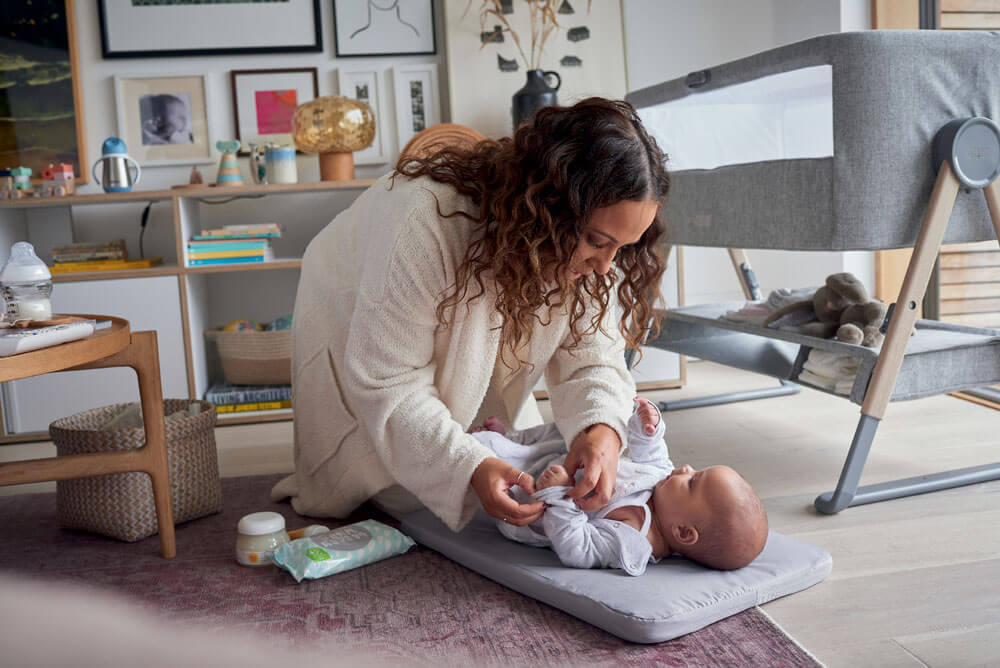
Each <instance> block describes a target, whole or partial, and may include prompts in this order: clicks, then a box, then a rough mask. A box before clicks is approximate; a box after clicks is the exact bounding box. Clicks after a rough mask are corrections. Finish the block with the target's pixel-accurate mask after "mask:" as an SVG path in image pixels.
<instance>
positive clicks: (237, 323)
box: [222, 318, 264, 332]
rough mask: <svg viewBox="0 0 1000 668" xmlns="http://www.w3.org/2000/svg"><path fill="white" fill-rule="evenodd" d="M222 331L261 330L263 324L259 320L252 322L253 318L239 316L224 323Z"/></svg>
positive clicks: (262, 329)
mask: <svg viewBox="0 0 1000 668" xmlns="http://www.w3.org/2000/svg"><path fill="white" fill-rule="evenodd" d="M222 331H223V332H262V331H264V327H263V325H261V324H260V323H259V322H254V321H253V320H248V319H246V318H239V319H237V320H233V321H232V322H228V323H226V325H225V327H223V328H222Z"/></svg>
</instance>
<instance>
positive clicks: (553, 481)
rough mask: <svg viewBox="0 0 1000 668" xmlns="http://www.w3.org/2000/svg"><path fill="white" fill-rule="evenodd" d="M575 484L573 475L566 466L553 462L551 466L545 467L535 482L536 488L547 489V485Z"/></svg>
mask: <svg viewBox="0 0 1000 668" xmlns="http://www.w3.org/2000/svg"><path fill="white" fill-rule="evenodd" d="M572 486H573V476H571V475H570V474H569V471H567V470H566V467H564V466H561V465H559V464H553V465H552V466H550V467H549V468H547V469H545V471H544V473H542V475H540V476H538V480H537V481H536V482H535V490H536V491H537V490H540V489H545V488H546V487H572Z"/></svg>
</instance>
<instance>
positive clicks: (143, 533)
mask: <svg viewBox="0 0 1000 668" xmlns="http://www.w3.org/2000/svg"><path fill="white" fill-rule="evenodd" d="M192 403H195V404H198V406H199V408H200V412H199V413H198V414H197V415H192V416H191V417H185V418H181V419H179V420H171V421H169V422H167V423H166V430H167V463H168V466H169V469H170V498H171V501H172V502H173V512H174V522H175V523H180V522H186V521H187V520H193V519H195V518H197V517H203V516H205V515H211V514H212V513H218V512H221V511H222V481H221V480H220V478H219V462H218V456H217V454H216V450H215V407H214V406H213V405H212V404H210V403H208V402H207V401H192V400H190V399H166V400H164V402H163V412H164V415H170V414H171V413H175V412H177V411H182V410H187V408H188V406H190V405H191V404H192ZM127 406H128V404H115V405H112V406H104V407H103V408H93V409H91V410H88V411H83V412H81V413H77V414H75V415H71V416H69V417H64V418H60V419H58V420H56V421H55V422H53V423H52V424H51V425H49V433H50V434H51V436H52V440H53V442H54V443H55V445H56V452H57V453H58V454H59V455H77V454H84V453H91V452H110V451H118V450H135V449H138V448H139V447H141V446H142V445H143V444H144V443H145V440H146V437H145V430H144V429H142V428H141V427H139V428H132V429H114V430H105V429H101V426H102V425H104V424H106V423H107V422H108V420H110V419H111V418H113V417H114V416H115V415H117V414H118V413H120V412H122V411H123V410H124V409H125V408H126V407H127ZM56 510H57V514H58V517H59V522H60V524H61V525H62V526H63V527H66V528H68V529H82V530H84V531H93V532H94V533H99V534H104V535H105V536H111V537H112V538H117V539H119V540H124V541H128V542H134V541H137V540H141V539H143V538H146V537H147V536H152V535H153V534H155V533H156V532H157V521H156V505H155V503H154V502H153V484H152V482H151V481H150V479H149V476H148V475H147V474H145V473H142V472H129V473H112V474H110V475H99V476H93V477H89V478H77V479H71V480H60V481H59V482H58V483H57V484H56Z"/></svg>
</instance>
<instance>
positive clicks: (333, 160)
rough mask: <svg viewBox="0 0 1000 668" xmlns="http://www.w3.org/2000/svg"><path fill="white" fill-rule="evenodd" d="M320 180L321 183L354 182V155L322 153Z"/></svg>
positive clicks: (320, 156) (320, 158)
mask: <svg viewBox="0 0 1000 668" xmlns="http://www.w3.org/2000/svg"><path fill="white" fill-rule="evenodd" d="M319 178H320V180H321V181H353V180H354V154H353V153H351V152H350V151H347V152H344V153H320V154H319Z"/></svg>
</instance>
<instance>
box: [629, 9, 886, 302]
mask: <svg viewBox="0 0 1000 668" xmlns="http://www.w3.org/2000/svg"><path fill="white" fill-rule="evenodd" d="M622 7H623V22H624V25H625V59H626V64H627V70H628V87H629V90H636V89H638V88H643V87H646V86H650V85H653V84H657V83H660V82H663V81H668V80H671V79H675V78H677V77H681V76H684V75H686V74H687V73H688V72H691V71H694V70H699V69H705V68H709V67H712V66H715V65H719V64H721V63H725V62H729V61H731V60H736V59H739V58H743V57H746V56H749V55H752V54H754V53H757V52H759V51H764V50H767V49H772V48H775V47H778V46H782V45H784V44H790V43H792V42H797V41H800V40H803V39H806V38H809V37H814V36H816V35H821V34H826V33H831V32H841V31H845V30H865V29H868V28H870V27H871V18H870V9H869V5H868V2H867V0H699V1H698V2H690V1H689V0H623V1H622ZM747 255H748V257H749V259H750V263H751V265H753V267H754V270H755V271H756V272H757V278H758V280H759V281H760V284H761V290H762V291H763V292H764V294H765V295H766V294H767V293H768V291H770V290H773V289H775V288H778V287H802V286H809V285H820V284H822V282H823V280H824V279H825V278H826V276H827V275H829V274H832V273H835V272H838V271H851V272H853V273H854V274H855V275H857V276H858V278H860V279H861V280H862V281H863V282H864V283H865V284H866V285H867V286H869V289H870V290H873V289H874V283H875V264H874V255H873V254H872V253H868V252H857V253H815V252H812V253H802V252H783V251H760V250H748V252H747ZM684 287H685V295H684V299H685V303H688V304H695V303H702V302H716V301H741V300H742V299H743V294H742V292H741V290H740V287H739V283H738V282H737V278H736V274H735V272H734V271H733V269H732V264H731V262H730V260H729V256H728V254H727V253H726V251H725V250H723V249H714V248H688V249H685V254H684Z"/></svg>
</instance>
